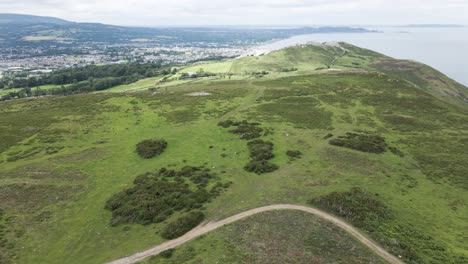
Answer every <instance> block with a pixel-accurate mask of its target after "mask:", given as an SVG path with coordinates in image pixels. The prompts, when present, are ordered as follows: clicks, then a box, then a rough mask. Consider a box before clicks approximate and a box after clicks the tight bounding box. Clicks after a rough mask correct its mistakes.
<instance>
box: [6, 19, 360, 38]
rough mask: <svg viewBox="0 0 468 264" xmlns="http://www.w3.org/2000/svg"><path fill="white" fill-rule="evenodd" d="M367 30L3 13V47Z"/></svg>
mask: <svg viewBox="0 0 468 264" xmlns="http://www.w3.org/2000/svg"><path fill="white" fill-rule="evenodd" d="M361 32H369V31H368V30H366V29H363V28H351V27H303V28H291V29H260V28H258V29H256V28H249V29H245V28H244V29H242V28H219V27H216V28H210V27H177V28H174V27H172V28H170V27H168V28H148V27H124V26H114V25H105V24H100V23H76V22H70V21H67V20H63V19H59V18H53V17H40V16H32V15H19V14H0V46H24V45H38V44H39V45H42V44H44V43H47V42H52V43H54V44H56V43H60V42H62V41H66V42H67V43H70V42H72V43H83V42H99V43H112V44H116V43H132V42H133V41H134V40H135V39H145V41H146V42H153V43H155V44H174V43H178V44H180V43H181V42H184V43H190V42H198V43H200V42H203V43H223V44H226V43H227V44H229V43H248V44H251V43H252V44H253V43H258V42H264V41H269V40H272V39H280V38H288V37H291V36H294V35H300V34H313V33H361Z"/></svg>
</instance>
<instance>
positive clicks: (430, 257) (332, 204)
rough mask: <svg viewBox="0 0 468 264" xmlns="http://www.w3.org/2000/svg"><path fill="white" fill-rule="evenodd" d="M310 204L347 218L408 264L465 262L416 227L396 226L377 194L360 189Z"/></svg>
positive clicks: (318, 198) (335, 193) (407, 225)
mask: <svg viewBox="0 0 468 264" xmlns="http://www.w3.org/2000/svg"><path fill="white" fill-rule="evenodd" d="M309 203H310V204H312V205H315V206H317V207H319V208H322V209H324V210H326V211H329V212H332V213H334V214H336V215H338V216H340V217H343V218H345V219H346V220H347V221H349V222H351V223H352V224H353V225H354V226H357V227H359V228H361V229H363V230H365V231H366V232H368V233H369V234H370V236H371V237H372V238H373V239H374V240H375V241H379V243H381V244H382V245H383V246H384V247H386V248H387V249H388V250H389V251H390V252H391V253H392V254H393V255H396V256H398V255H401V256H402V257H403V260H404V261H405V262H406V263H440V264H443V263H462V262H457V261H459V260H461V259H466V257H463V256H461V255H457V254H455V253H450V252H448V251H447V248H446V246H445V245H444V244H442V243H439V242H438V241H436V240H434V239H433V238H432V237H431V236H430V235H427V234H425V233H423V232H421V231H419V230H418V229H416V228H415V227H413V226H411V225H409V224H404V223H401V222H397V219H395V217H394V216H393V213H392V210H391V209H390V208H388V207H387V206H386V205H385V204H384V203H383V202H381V201H380V199H378V195H377V194H371V193H368V192H366V191H364V190H362V189H360V188H353V189H351V190H350V191H347V192H332V193H330V194H327V195H324V196H321V197H317V198H315V199H312V200H311V201H309Z"/></svg>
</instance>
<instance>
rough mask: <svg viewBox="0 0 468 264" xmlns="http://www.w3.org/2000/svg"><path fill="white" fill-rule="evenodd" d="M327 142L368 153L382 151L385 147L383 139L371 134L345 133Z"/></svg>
mask: <svg viewBox="0 0 468 264" xmlns="http://www.w3.org/2000/svg"><path fill="white" fill-rule="evenodd" d="M328 143H330V144H331V145H334V146H338V147H345V148H350V149H354V150H359V151H362V152H368V153H376V154H380V153H384V152H385V151H386V148H387V144H386V143H385V139H384V138H383V137H381V136H377V135H372V134H357V133H346V135H344V136H340V137H338V138H335V139H332V140H330V141H329V142H328Z"/></svg>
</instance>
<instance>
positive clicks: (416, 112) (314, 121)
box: [0, 48, 468, 263]
mask: <svg viewBox="0 0 468 264" xmlns="http://www.w3.org/2000/svg"><path fill="white" fill-rule="evenodd" d="M297 51H298V52H300V51H301V49H297ZM313 52H316V51H315V48H314V49H313V50H312V51H307V52H306V53H307V54H310V53H313ZM358 52H359V53H363V54H358ZM299 55H300V54H299ZM299 55H298V54H296V56H295V57H300V56H299ZM351 55H352V56H355V57H357V58H354V57H350V56H345V57H340V58H338V59H337V60H336V64H335V65H334V66H333V67H334V68H341V69H345V68H349V67H351V66H357V65H355V64H352V62H356V60H357V61H359V66H360V68H358V69H353V71H354V72H362V71H363V70H365V69H368V66H367V65H368V64H369V63H372V62H373V61H375V60H377V59H380V57H378V58H375V55H374V54H369V53H368V52H367V51H361V50H357V51H356V52H354V53H353V54H351ZM324 56H325V55H324ZM265 59H266V57H265ZM279 59H280V58H279ZM310 59H311V60H312V59H313V58H310ZM262 60H264V58H262ZM319 61H320V59H319ZM314 63H315V62H314ZM285 65H286V64H285ZM275 67H277V68H279V67H282V66H275ZM314 67H315V64H314ZM319 73H324V74H319ZM299 74H300V73H297V72H296V73H291V74H290V75H291V76H290V77H284V78H281V79H276V78H277V77H278V76H282V75H281V74H280V73H271V74H270V75H268V76H266V77H265V78H263V79H255V78H248V79H245V77H239V78H237V77H234V78H233V79H231V80H227V79H219V80H197V81H194V82H189V83H185V82H178V83H173V84H170V83H169V84H167V86H166V87H165V88H164V91H161V92H162V93H156V94H150V93H145V92H143V93H132V94H89V95H77V96H70V97H53V98H41V99H34V100H19V101H9V102H3V103H2V104H0V112H1V114H0V126H1V127H0V133H1V134H0V136H1V138H2V139H5V140H2V142H1V143H0V151H1V154H0V155H1V161H0V188H2V192H1V195H2V197H1V198H2V202H0V205H1V207H2V208H3V209H5V211H6V217H5V218H4V220H0V222H1V221H4V222H5V226H6V227H7V228H6V231H2V234H3V237H4V238H5V239H6V241H8V242H7V243H8V244H12V246H9V247H0V253H1V254H4V255H8V254H9V253H14V254H16V255H17V262H19V263H63V262H67V263H100V262H103V261H105V260H111V259H114V258H117V257H121V256H124V255H126V254H130V253H134V252H135V251H139V250H142V249H145V248H147V247H149V246H152V245H154V244H157V243H159V242H160V241H161V238H160V237H159V235H157V233H158V232H159V230H160V229H161V228H162V227H163V226H164V225H165V223H161V224H153V225H148V226H140V225H126V226H118V227H110V226H109V220H110V213H109V212H108V211H105V210H104V209H103V207H104V204H105V202H106V200H107V199H108V198H109V197H110V196H112V194H114V193H117V192H119V191H121V190H122V189H123V188H126V187H128V186H130V184H131V182H132V181H133V179H134V177H135V176H136V175H138V174H140V173H143V172H146V171H151V170H155V169H158V168H160V167H163V166H164V167H167V166H173V167H182V166H184V165H202V164H205V163H207V166H209V167H211V168H212V169H213V170H214V171H215V172H218V173H219V174H220V175H221V176H222V178H223V179H224V180H230V181H232V182H233V185H232V186H231V187H230V188H229V189H228V191H227V192H226V193H224V194H222V195H221V196H220V197H218V198H216V199H215V200H214V201H212V202H211V203H210V204H209V205H208V207H207V213H208V217H209V218H212V219H220V218H223V217H226V216H229V215H232V214H234V213H236V212H240V211H242V210H245V209H250V208H253V207H257V206H261V205H268V204H273V203H297V204H306V202H307V201H308V200H310V199H311V198H314V197H317V196H320V195H324V194H327V193H329V192H332V191H346V190H349V188H351V187H356V186H358V187H361V188H363V189H365V190H367V191H369V192H372V193H378V194H379V195H380V196H381V197H382V201H384V202H385V203H386V204H387V205H388V206H389V207H390V208H391V209H392V210H393V211H394V212H395V214H396V222H397V223H404V224H410V225H412V226H414V227H415V228H416V229H418V230H419V231H421V232H422V233H424V234H426V235H430V236H432V237H433V238H434V239H435V240H436V241H437V242H438V243H441V244H443V245H444V246H445V247H446V248H447V249H446V251H447V252H448V253H449V254H454V255H467V254H468V249H467V248H466V243H465V242H466V241H464V234H463V230H466V219H467V218H468V215H467V210H466V201H467V200H468V195H467V192H466V188H467V181H466V177H465V172H466V170H467V168H466V165H464V161H466V160H467V159H468V157H467V154H466V151H465V149H466V140H467V138H468V134H467V131H468V117H467V116H466V114H465V113H463V111H462V110H460V108H458V107H455V106H452V105H449V104H447V103H445V102H444V101H441V100H439V99H437V98H435V97H433V96H431V95H430V94H428V93H426V92H425V91H423V90H421V89H418V88H416V87H414V86H413V85H411V84H408V83H406V82H405V81H403V80H400V79H397V78H396V77H391V78H389V76H385V75H382V74H361V73H348V74H345V73H333V72H327V73H326V74H325V72H323V71H317V72H315V71H314V72H312V75H307V76H295V75H299ZM175 84H180V85H175ZM119 89H120V88H119ZM166 91H167V92H166ZM193 91H208V92H211V93H212V95H210V96H207V97H189V96H186V94H187V93H189V92H193ZM226 118H235V119H249V120H257V121H260V122H262V126H263V127H270V128H272V130H273V131H274V133H273V134H271V135H269V136H267V137H265V139H269V140H271V141H272V142H274V144H275V148H274V151H275V154H276V157H275V159H274V160H273V162H274V163H276V164H278V165H280V170H278V171H276V172H274V173H271V174H266V175H261V176H258V175H255V174H250V173H247V172H245V171H244V170H243V169H242V167H243V166H244V165H245V164H246V163H247V161H248V150H247V148H246V146H245V141H241V140H239V139H238V138H237V137H236V136H234V135H231V134H229V133H227V132H226V130H224V129H222V128H220V127H218V126H217V125H216V124H217V122H218V121H220V120H225V119H226ZM359 129H360V130H368V131H374V132H376V133H379V134H381V135H383V136H384V137H385V138H386V140H387V142H389V144H391V145H392V146H396V147H398V148H399V149H400V150H402V151H403V152H404V153H405V156H404V157H398V156H396V155H394V154H392V153H390V152H387V153H385V154H381V155H376V154H366V153H361V152H357V151H352V150H347V149H342V148H337V147H332V146H330V145H328V143H327V141H326V140H324V139H323V137H324V136H325V135H326V134H328V133H333V134H334V135H341V134H343V133H345V132H349V131H353V130H359ZM148 138H164V139H166V140H167V141H168V142H169V147H168V149H167V151H166V152H165V153H164V154H163V155H162V156H160V157H158V158H155V159H152V160H142V159H140V158H138V156H137V155H136V153H135V152H134V147H135V144H136V143H137V142H139V141H140V140H143V139H148ZM209 146H213V148H209ZM289 149H298V150H300V151H302V152H303V153H304V157H303V158H302V159H299V160H295V161H291V160H289V158H288V157H287V156H286V155H285V152H286V150H289ZM221 154H227V156H226V157H224V158H223V157H222V156H221ZM8 159H9V160H10V161H8ZM184 161H185V162H184ZM447 165H449V166H447ZM222 171H224V173H221V172H222ZM26 197H28V198H29V199H28V201H29V202H28V203H26V204H25V203H24V201H25V199H26ZM176 216H177V215H175V216H174V217H176ZM174 217H173V218H174ZM173 218H171V219H173ZM216 236H217V237H219V236H220V235H219V234H218V235H216ZM221 236H222V235H221ZM207 239H211V238H207ZM196 243H198V242H196ZM196 247H201V248H200V249H199V250H197V252H204V251H205V250H207V251H206V252H205V253H202V255H201V256H203V254H208V255H209V254H214V253H210V248H209V246H208V245H206V247H204V246H203V243H201V244H200V243H199V244H198V246H196ZM216 250H217V251H220V250H222V247H221V249H220V248H217V249H216ZM418 253H419V254H421V255H422V256H423V257H424V258H425V259H426V260H429V259H432V258H433V256H432V254H433V253H434V252H432V251H431V250H429V251H427V250H426V249H421V248H419V249H418ZM197 254H198V253H197ZM9 259H10V260H15V259H16V258H15V257H14V256H10V257H9Z"/></svg>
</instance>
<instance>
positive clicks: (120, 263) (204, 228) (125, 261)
mask: <svg viewBox="0 0 468 264" xmlns="http://www.w3.org/2000/svg"><path fill="white" fill-rule="evenodd" d="M273 210H298V211H303V212H307V213H310V214H313V215H316V216H318V217H320V218H323V219H325V220H327V221H329V222H331V223H333V224H335V225H336V226H338V227H340V228H342V229H344V230H345V231H346V232H348V233H349V234H351V235H352V236H353V237H355V238H356V239H357V240H359V241H360V242H361V243H363V244H364V245H366V246H367V247H369V248H370V249H371V250H372V251H373V252H374V253H375V254H377V255H379V256H381V257H382V258H383V259H385V260H386V261H388V262H389V263H392V264H394V263H398V264H401V263H403V262H402V261H401V260H400V259H398V258H397V257H395V256H393V255H392V254H390V253H388V252H387V251H386V250H385V249H383V248H382V247H380V246H379V245H377V243H375V242H374V241H372V240H371V239H369V238H367V237H366V236H365V235H364V234H362V233H361V232H360V231H358V230H357V229H356V228H354V227H353V226H351V225H350V224H348V223H346V222H344V221H343V220H341V219H339V218H337V217H335V216H333V215H331V214H329V213H326V212H324V211H321V210H318V209H315V208H311V207H306V206H301V205H293V204H276V205H270V206H264V207H259V208H255V209H252V210H248V211H245V212H242V213H239V214H236V215H234V216H231V217H228V218H226V219H223V220H220V221H217V222H208V223H203V224H201V225H200V226H198V227H196V228H194V229H192V230H191V231H190V232H188V233H187V234H185V235H183V236H181V237H179V238H177V239H174V240H170V241H167V242H164V243H162V244H160V245H158V246H155V247H153V248H151V249H149V250H146V251H143V252H139V253H136V254H133V255H131V256H128V257H125V258H122V259H118V260H115V261H112V262H109V264H130V263H136V262H138V261H142V260H143V259H145V258H148V257H150V256H154V255H157V254H159V253H161V252H162V251H164V250H167V249H171V248H175V247H177V246H180V245H182V244H184V243H186V242H188V241H190V240H192V239H194V238H196V237H199V236H201V235H203V234H206V233H208V232H211V231H213V230H215V229H218V228H220V227H223V226H224V225H227V224H230V223H233V222H236V221H238V220H241V219H243V218H246V217H249V216H252V215H255V214H259V213H263V212H267V211H273Z"/></svg>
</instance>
